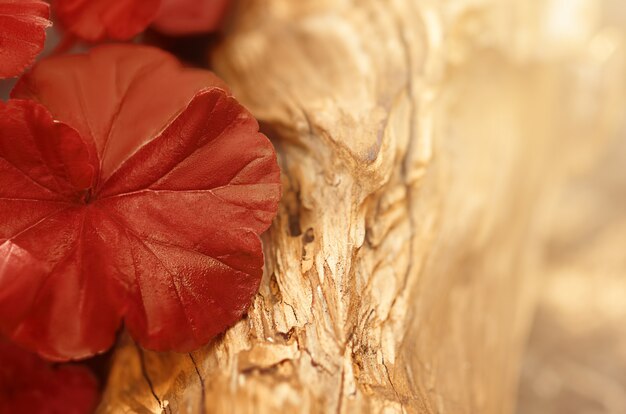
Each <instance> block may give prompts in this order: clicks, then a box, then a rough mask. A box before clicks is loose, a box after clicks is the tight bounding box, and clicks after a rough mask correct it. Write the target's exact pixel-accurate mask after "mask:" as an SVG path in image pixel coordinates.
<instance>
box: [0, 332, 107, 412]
mask: <svg viewBox="0 0 626 414" xmlns="http://www.w3.org/2000/svg"><path fill="white" fill-rule="evenodd" d="M97 400H98V384H97V382H96V379H95V378H94V377H93V375H92V374H91V373H90V372H89V370H88V369H86V368H84V367H81V366H73V365H66V366H58V367H55V366H52V365H50V364H49V363H47V362H45V361H43V360H41V359H40V358H39V357H37V356H36V355H35V354H31V353H29V352H27V351H24V350H22V349H20V348H18V347H16V346H15V345H13V344H10V343H8V342H6V341H4V340H3V339H0V413H2V414H16V413H28V414H88V413H91V412H93V410H94V408H95V407H96V403H97Z"/></svg>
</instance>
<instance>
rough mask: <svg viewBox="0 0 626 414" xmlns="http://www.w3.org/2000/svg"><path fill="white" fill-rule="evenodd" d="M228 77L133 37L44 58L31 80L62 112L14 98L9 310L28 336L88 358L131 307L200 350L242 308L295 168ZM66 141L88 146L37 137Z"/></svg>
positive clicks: (141, 333)
mask: <svg viewBox="0 0 626 414" xmlns="http://www.w3.org/2000/svg"><path fill="white" fill-rule="evenodd" d="M93 79H97V80H98V81H97V82H93V81H90V80H93ZM215 85H218V86H222V83H221V82H220V81H219V80H218V79H217V78H216V77H215V76H214V75H211V74H209V73H207V72H202V71H196V70H189V69H183V68H181V67H180V66H178V64H177V63H176V61H175V60H174V59H173V58H172V57H171V56H169V55H167V54H165V53H163V52H160V51H158V50H155V49H151V48H146V47H140V46H130V45H127V46H106V47H101V48H98V49H94V50H93V51H92V52H91V53H90V54H89V55H79V56H69V57H57V58H54V59H50V60H47V61H43V62H41V63H40V64H38V65H37V66H36V67H35V68H34V69H33V71H32V72H31V73H29V74H28V75H26V76H25V77H24V78H23V79H22V80H21V82H20V83H19V84H18V85H17V87H16V89H15V90H14V97H19V98H31V99H33V100H37V101H39V102H40V103H41V104H43V105H44V106H45V107H46V108H47V109H48V110H50V112H51V114H52V116H53V117H54V118H55V119H57V120H58V121H61V122H62V123H54V124H52V125H50V118H49V117H47V116H46V115H45V113H44V110H43V109H42V108H41V106H39V105H37V104H34V103H26V102H25V101H12V102H10V103H9V104H8V105H4V106H2V107H0V212H2V214H3V217H7V218H9V220H4V222H3V223H1V224H0V243H1V244H0V323H1V324H2V326H1V328H2V329H3V330H4V332H6V333H7V334H8V335H9V336H10V337H11V338H12V339H14V340H15V341H17V342H19V343H21V344H23V345H24V346H27V347H29V348H30V349H33V350H35V351H37V352H39V353H40V354H42V355H44V356H46V357H48V358H52V359H59V360H64V359H70V358H80V357H86V356H89V355H93V354H95V353H98V352H102V351H104V350H106V349H107V348H108V347H110V345H111V344H112V342H113V340H114V336H115V332H116V330H117V328H118V326H119V324H120V322H121V321H122V320H124V321H125V322H126V325H127V326H128V328H129V330H130V332H131V334H132V335H133V336H134V338H135V339H136V340H137V341H138V342H139V343H140V344H142V345H143V346H145V347H147V348H150V349H155V350H177V351H189V350H192V349H195V348H197V347H199V346H201V345H203V344H205V343H206V342H207V341H208V340H209V339H211V338H212V337H213V336H215V335H216V334H218V333H220V332H222V331H223V330H224V329H225V328H227V327H228V326H230V325H232V324H233V323H234V322H236V321H237V320H238V319H239V318H241V316H242V315H243V313H244V312H245V310H246V309H247V307H248V306H249V304H250V301H251V299H252V297H253V296H254V294H255V293H256V291H257V289H258V285H259V282H260V278H261V275H262V266H263V254H262V249H261V242H260V240H259V237H258V236H259V234H260V233H262V232H263V231H265V230H266V229H267V227H268V226H269V224H270V222H271V221H272V219H273V217H274V215H275V214H276V211H277V207H278V200H279V197H280V185H279V170H278V165H277V163H276V156H275V153H274V149H273V147H272V145H271V144H270V142H269V141H268V140H267V138H265V137H264V136H263V135H262V134H260V133H259V132H258V124H257V122H256V121H255V120H254V118H253V117H252V116H251V115H250V114H249V113H248V112H247V111H246V110H245V109H244V108H243V107H242V106H241V105H239V104H238V103H237V102H236V101H235V99H233V98H232V97H230V96H229V95H228V93H227V92H226V91H224V90H223V89H221V88H216V87H215ZM206 87H208V88H206ZM39 112H41V113H42V114H40V115H38V116H31V115H29V114H31V113H37V114H39ZM9 115H10V116H9ZM20 125H21V128H22V129H23V130H24V131H26V132H16V131H18V130H20ZM59 125H64V126H62V127H60V126H59ZM65 125H67V126H65ZM32 131H36V133H35V132H32ZM55 131H61V132H62V133H57V135H58V136H57V135H55ZM76 131H77V132H76ZM77 136H79V137H80V138H81V139H82V140H83V142H84V147H81V149H77V148H78V147H80V146H77V145H76V137H77ZM11 137H19V138H20V139H19V140H18V139H12V138H11ZM22 137H26V138H27V139H25V138H22ZM50 140H52V141H54V142H59V143H60V144H57V145H55V146H54V148H59V152H65V150H61V148H72V154H74V155H73V156H72V157H66V158H70V159H58V157H57V158H55V157H56V156H57V155H58V154H56V153H54V151H52V153H51V154H48V153H47V152H45V151H43V152H37V151H35V150H34V149H33V148H39V146H41V143H42V142H48V141H50ZM4 142H13V145H14V146H16V147H17V149H10V148H9V147H8V146H7V145H4V146H3V145H1V144H2V143H4ZM38 145H39V146H38ZM22 147H24V148H22ZM15 154H18V155H15ZM88 154H89V155H88ZM48 160H53V161H54V162H52V161H48ZM91 171H93V174H94V176H93V179H90V177H91V176H90V175H89V173H90V172H91ZM86 182H91V183H92V184H91V185H90V186H89V188H88V189H85V188H82V187H83V184H84V183H86Z"/></svg>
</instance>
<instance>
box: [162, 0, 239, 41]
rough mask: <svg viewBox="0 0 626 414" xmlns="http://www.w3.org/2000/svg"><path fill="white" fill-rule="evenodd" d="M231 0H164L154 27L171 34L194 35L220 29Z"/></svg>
mask: <svg viewBox="0 0 626 414" xmlns="http://www.w3.org/2000/svg"><path fill="white" fill-rule="evenodd" d="M230 4H231V0H162V1H161V8H160V10H159V13H158V15H157V17H156V19H155V20H154V22H153V24H152V25H153V27H154V28H155V29H157V30H158V31H160V32H162V33H165V34H168V35H171V36H181V35H192V34H199V33H206V32H212V31H215V30H217V29H219V27H220V25H221V23H222V20H223V19H224V16H225V15H226V12H227V11H228V6H229V5H230Z"/></svg>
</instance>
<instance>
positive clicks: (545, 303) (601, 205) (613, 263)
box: [518, 0, 626, 414]
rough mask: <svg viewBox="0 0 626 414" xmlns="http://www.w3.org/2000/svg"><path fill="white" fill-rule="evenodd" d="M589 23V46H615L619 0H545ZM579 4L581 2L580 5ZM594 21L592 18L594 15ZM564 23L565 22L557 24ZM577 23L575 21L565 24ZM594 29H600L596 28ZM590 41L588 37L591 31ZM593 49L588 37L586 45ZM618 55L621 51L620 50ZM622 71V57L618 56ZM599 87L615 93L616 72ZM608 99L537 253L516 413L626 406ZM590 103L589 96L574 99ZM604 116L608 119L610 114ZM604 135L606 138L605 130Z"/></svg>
mask: <svg viewBox="0 0 626 414" xmlns="http://www.w3.org/2000/svg"><path fill="white" fill-rule="evenodd" d="M553 3H554V4H555V7H556V8H557V9H560V10H561V11H564V10H570V11H571V10H576V8H577V7H578V8H579V10H580V9H583V10H584V7H587V6H588V7H589V8H588V10H589V11H588V12H586V13H582V14H580V15H579V17H578V18H579V19H581V21H583V22H584V21H586V22H592V23H591V24H592V25H595V26H593V27H594V28H593V29H592V30H593V31H594V33H595V35H594V36H595V39H596V41H598V39H603V40H602V42H603V43H602V44H599V45H598V49H603V48H605V49H606V51H607V53H615V54H617V55H620V54H622V53H623V50H622V51H621V52H620V51H617V52H616V51H615V48H618V49H619V48H623V47H624V45H625V44H626V1H624V0H607V1H604V2H602V1H599V0H598V1H580V0H560V1H556V0H555V1H553ZM585 4H587V6H584V5H585ZM593 22H595V23H593ZM563 27H568V25H564V26H563ZM569 27H572V28H573V29H574V31H575V30H582V29H581V28H582V27H584V24H582V25H574V26H571V25H570V26H569ZM598 36H600V37H598ZM592 42H593V40H592ZM592 48H593V46H592ZM622 58H623V56H622ZM616 67H618V68H620V67H621V70H622V71H623V70H624V66H623V65H622V66H620V65H617V66H616ZM624 76H626V73H624V72H621V73H619V72H618V73H613V74H612V75H608V74H607V75H606V76H605V77H604V79H603V81H606V82H613V83H614V85H613V86H608V88H607V90H609V91H610V90H613V92H615V93H616V96H618V95H619V94H620V93H624V89H623V85H622V84H621V83H620V80H619V79H618V78H620V77H621V78H622V79H623V77H624ZM623 103H624V101H623V100H620V99H617V100H616V101H615V105H614V106H613V109H614V111H615V112H614V114H612V115H609V114H607V115H606V117H608V118H604V121H606V122H604V121H603V122H602V126H600V125H597V129H594V128H591V129H590V130H589V131H585V133H586V134H588V136H587V140H588V142H589V143H592V144H593V143H594V142H595V141H597V145H595V147H597V151H598V152H597V153H595V152H594V151H596V149H595V148H592V149H590V151H589V153H588V154H587V155H588V157H584V158H585V159H583V160H580V162H578V163H575V165H574V166H573V167H572V171H571V172H570V174H569V180H568V183H567V185H565V186H564V188H565V189H564V191H563V192H562V194H558V195H556V197H557V200H558V201H557V204H556V214H555V219H554V221H553V223H552V226H551V227H552V228H551V229H550V237H549V239H548V240H549V243H548V246H547V248H546V250H545V253H544V260H545V264H546V267H545V275H543V280H542V281H543V283H544V284H543V285H542V286H541V287H540V292H541V297H540V301H539V305H538V309H537V314H536V317H535V322H534V325H533V329H532V333H531V338H530V342H529V347H528V350H527V352H526V357H525V360H524V363H523V372H522V378H521V384H520V389H519V395H518V414H553V413H554V414H596V413H597V414H600V413H611V414H622V413H626V120H625V119H626V107H625V106H624V104H623ZM583 105H584V106H586V107H587V109H586V112H589V111H593V110H594V109H596V106H597V102H596V101H595V100H594V99H593V95H589V99H588V100H587V101H586V102H583ZM609 118H610V119H609ZM607 138H608V139H609V142H608V143H607V142H605V140H606V139H607Z"/></svg>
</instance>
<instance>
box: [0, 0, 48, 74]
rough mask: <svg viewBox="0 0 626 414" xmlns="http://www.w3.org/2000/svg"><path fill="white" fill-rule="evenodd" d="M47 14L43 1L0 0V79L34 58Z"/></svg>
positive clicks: (39, 45) (41, 47)
mask: <svg viewBox="0 0 626 414" xmlns="http://www.w3.org/2000/svg"><path fill="white" fill-rule="evenodd" d="M49 14H50V7H49V6H48V3H46V2H44V1H43V0H0V79H3V78H12V77H15V76H18V75H19V74H20V73H22V72H23V71H24V70H25V69H26V68H27V67H28V66H30V65H31V64H32V63H33V62H34V61H35V57H36V56H37V55H38V54H39V53H40V52H41V50H42V49H43V45H44V41H45V39H46V28H47V27H48V26H50V24H51V23H50V21H49V20H48V17H49Z"/></svg>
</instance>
